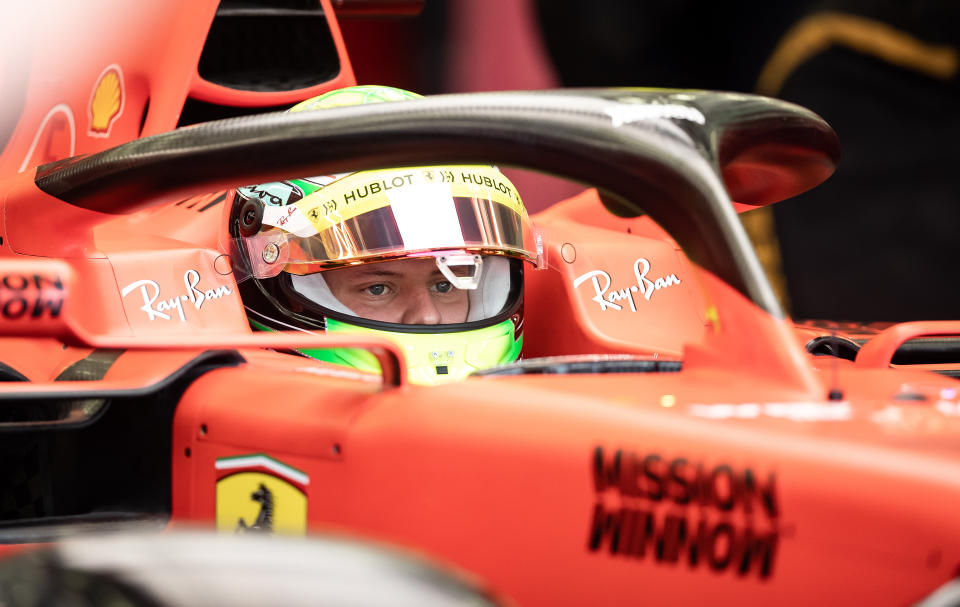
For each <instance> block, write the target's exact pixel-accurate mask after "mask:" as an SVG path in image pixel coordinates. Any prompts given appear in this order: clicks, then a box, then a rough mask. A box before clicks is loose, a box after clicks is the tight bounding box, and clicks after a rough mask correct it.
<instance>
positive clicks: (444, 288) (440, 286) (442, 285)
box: [436, 280, 453, 293]
mask: <svg viewBox="0 0 960 607" xmlns="http://www.w3.org/2000/svg"><path fill="white" fill-rule="evenodd" d="M436 288H437V291H438V292H440V293H449V292H450V289H452V288H453V285H452V284H450V283H449V282H447V281H446V280H442V281H440V282H438V283H437V284H436Z"/></svg>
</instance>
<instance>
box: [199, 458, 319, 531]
mask: <svg viewBox="0 0 960 607" xmlns="http://www.w3.org/2000/svg"><path fill="white" fill-rule="evenodd" d="M216 469H217V488H216V495H217V505H216V511H217V513H216V516H217V530H218V531H226V532H230V533H246V532H251V531H252V532H261V533H280V534H285V535H303V534H305V533H306V531H307V493H306V488H307V485H308V484H309V479H308V477H307V475H306V474H304V473H302V472H300V471H299V470H296V469H294V468H291V467H289V466H287V465H285V464H283V463H281V462H278V461H277V460H275V459H273V458H271V457H268V456H266V455H263V454H255V455H243V456H239V457H227V458H221V459H218V460H217V463H216Z"/></svg>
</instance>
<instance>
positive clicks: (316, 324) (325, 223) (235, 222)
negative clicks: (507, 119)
mask: <svg viewBox="0 0 960 607" xmlns="http://www.w3.org/2000/svg"><path fill="white" fill-rule="evenodd" d="M414 97H419V96H418V95H415V94H414V93H410V92H407V91H403V90H400V89H394V88H392V87H383V86H357V87H348V88H346V89H339V90H336V91H331V92H329V93H327V94H325V95H321V96H319V97H316V98H313V99H310V100H307V101H305V102H302V103H300V104H298V105H297V106H294V107H293V108H292V109H291V111H307V110H320V109H323V108H329V107H338V106H342V105H354V104H359V103H376V102H384V101H395V100H403V99H410V98H414ZM230 217H231V218H230V223H231V225H230V231H231V234H232V235H233V236H234V238H235V252H236V254H237V255H239V257H240V258H241V259H242V260H243V261H244V262H245V268H246V273H247V275H248V277H249V279H248V280H243V281H242V282H241V284H240V294H241V298H242V300H243V302H244V306H245V307H246V310H247V314H248V318H249V320H250V322H251V325H252V326H253V327H254V328H255V329H261V330H281V329H301V330H323V331H328V332H352V333H365V334H374V335H381V336H384V337H387V338H389V339H391V340H393V341H394V342H395V343H397V344H398V345H399V346H400V347H401V349H402V350H403V351H404V354H405V357H406V360H407V364H408V374H409V377H410V380H411V381H412V382H415V383H422V384H436V383H443V382H447V381H453V380H457V379H462V378H463V377H465V376H466V375H469V374H470V373H472V372H473V371H474V370H477V369H485V368H489V367H492V366H495V365H498V364H504V363H508V362H513V361H515V360H516V359H517V358H518V357H519V355H520V350H521V347H522V344H523V272H524V265H525V264H526V263H535V260H536V258H537V255H536V247H535V246H534V245H533V237H532V236H533V233H532V228H531V225H530V220H529V217H528V215H527V212H526V209H525V208H524V205H523V202H522V200H521V198H520V195H519V193H518V192H517V190H516V188H515V187H514V185H513V184H512V183H511V182H510V180H509V179H508V178H507V177H505V176H504V175H503V174H502V173H501V172H500V171H499V170H498V169H497V168H496V167H494V166H488V165H462V166H460V165H458V166H419V167H403V168H390V169H383V170H368V171H358V172H353V173H343V174H337V175H322V176H312V177H298V178H292V179H289V180H285V181H280V182H272V183H265V184H258V185H251V186H244V187H239V188H237V189H236V191H235V195H234V200H233V207H232V209H231V214H230ZM300 352H301V354H304V355H307V356H310V357H313V358H316V359H319V360H324V361H327V362H331V363H335V364H340V365H346V366H350V367H354V368H357V369H362V370H368V371H379V366H378V364H377V361H376V359H375V358H374V357H373V355H372V354H370V353H369V352H366V351H364V350H360V349H350V348H341V349H327V350H324V349H316V350H309V349H308V350H302V351H300Z"/></svg>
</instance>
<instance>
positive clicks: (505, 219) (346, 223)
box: [241, 166, 536, 278]
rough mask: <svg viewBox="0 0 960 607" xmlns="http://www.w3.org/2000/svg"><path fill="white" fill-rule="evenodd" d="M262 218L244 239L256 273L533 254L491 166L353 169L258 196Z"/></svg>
mask: <svg viewBox="0 0 960 607" xmlns="http://www.w3.org/2000/svg"><path fill="white" fill-rule="evenodd" d="M241 194H243V191H242V190H241ZM262 223H263V225H262V228H261V229H260V231H259V232H258V233H256V234H254V235H252V236H246V237H243V238H242V239H243V241H244V243H243V245H244V247H245V248H246V250H247V253H248V255H249V258H250V261H251V265H252V266H253V268H252V270H253V273H254V275H255V276H257V277H260V278H266V277H269V276H276V275H277V274H279V273H280V272H281V271H286V272H288V273H291V274H299V275H303V274H310V273H313V272H317V271H321V270H324V269H327V268H330V267H337V266H342V265H349V264H355V263H358V262H367V261H378V260H385V259H391V258H397V257H408V256H410V255H413V254H417V253H421V252H429V251H441V250H447V251H458V250H463V251H466V252H468V254H469V255H473V254H478V253H493V254H500V255H509V256H515V257H520V258H523V259H528V260H533V259H535V257H536V253H535V247H534V246H532V243H531V242H530V241H531V232H530V228H529V219H528V218H527V215H526V211H525V210H524V208H523V205H522V203H521V202H520V199H519V196H518V195H517V193H516V191H515V190H514V188H513V186H512V184H510V183H509V182H508V181H506V180H505V179H504V178H503V176H502V174H501V173H500V172H499V171H498V170H497V169H496V168H494V167H490V166H453V167H450V166H445V167H436V168H435V167H413V168H403V169H391V170H384V171H364V172H360V173H352V174H350V175H347V176H345V177H342V178H340V179H338V180H336V181H333V182H331V183H329V184H328V185H326V186H324V187H323V188H321V189H318V190H316V191H314V192H313V193H310V194H308V195H306V196H304V197H302V198H300V199H298V200H295V201H293V202H292V203H291V204H286V205H270V204H267V205H265V206H264V210H263V221H262ZM449 263H450V265H453V266H455V265H457V263H456V258H450V260H449ZM471 263H474V262H471Z"/></svg>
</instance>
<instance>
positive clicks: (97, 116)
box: [87, 64, 124, 137]
mask: <svg viewBox="0 0 960 607" xmlns="http://www.w3.org/2000/svg"><path fill="white" fill-rule="evenodd" d="M123 97H124V93H123V72H122V71H121V70H120V66H119V65H116V64H113V65H108V66H107V67H106V68H105V69H104V70H103V72H101V73H100V77H99V78H97V81H96V83H95V84H94V85H93V90H92V91H91V92H90V129H89V130H88V131H87V132H88V133H89V134H90V135H91V136H93V137H108V136H109V135H110V129H111V128H112V127H113V123H114V122H116V120H117V118H119V117H120V114H121V113H123Z"/></svg>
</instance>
